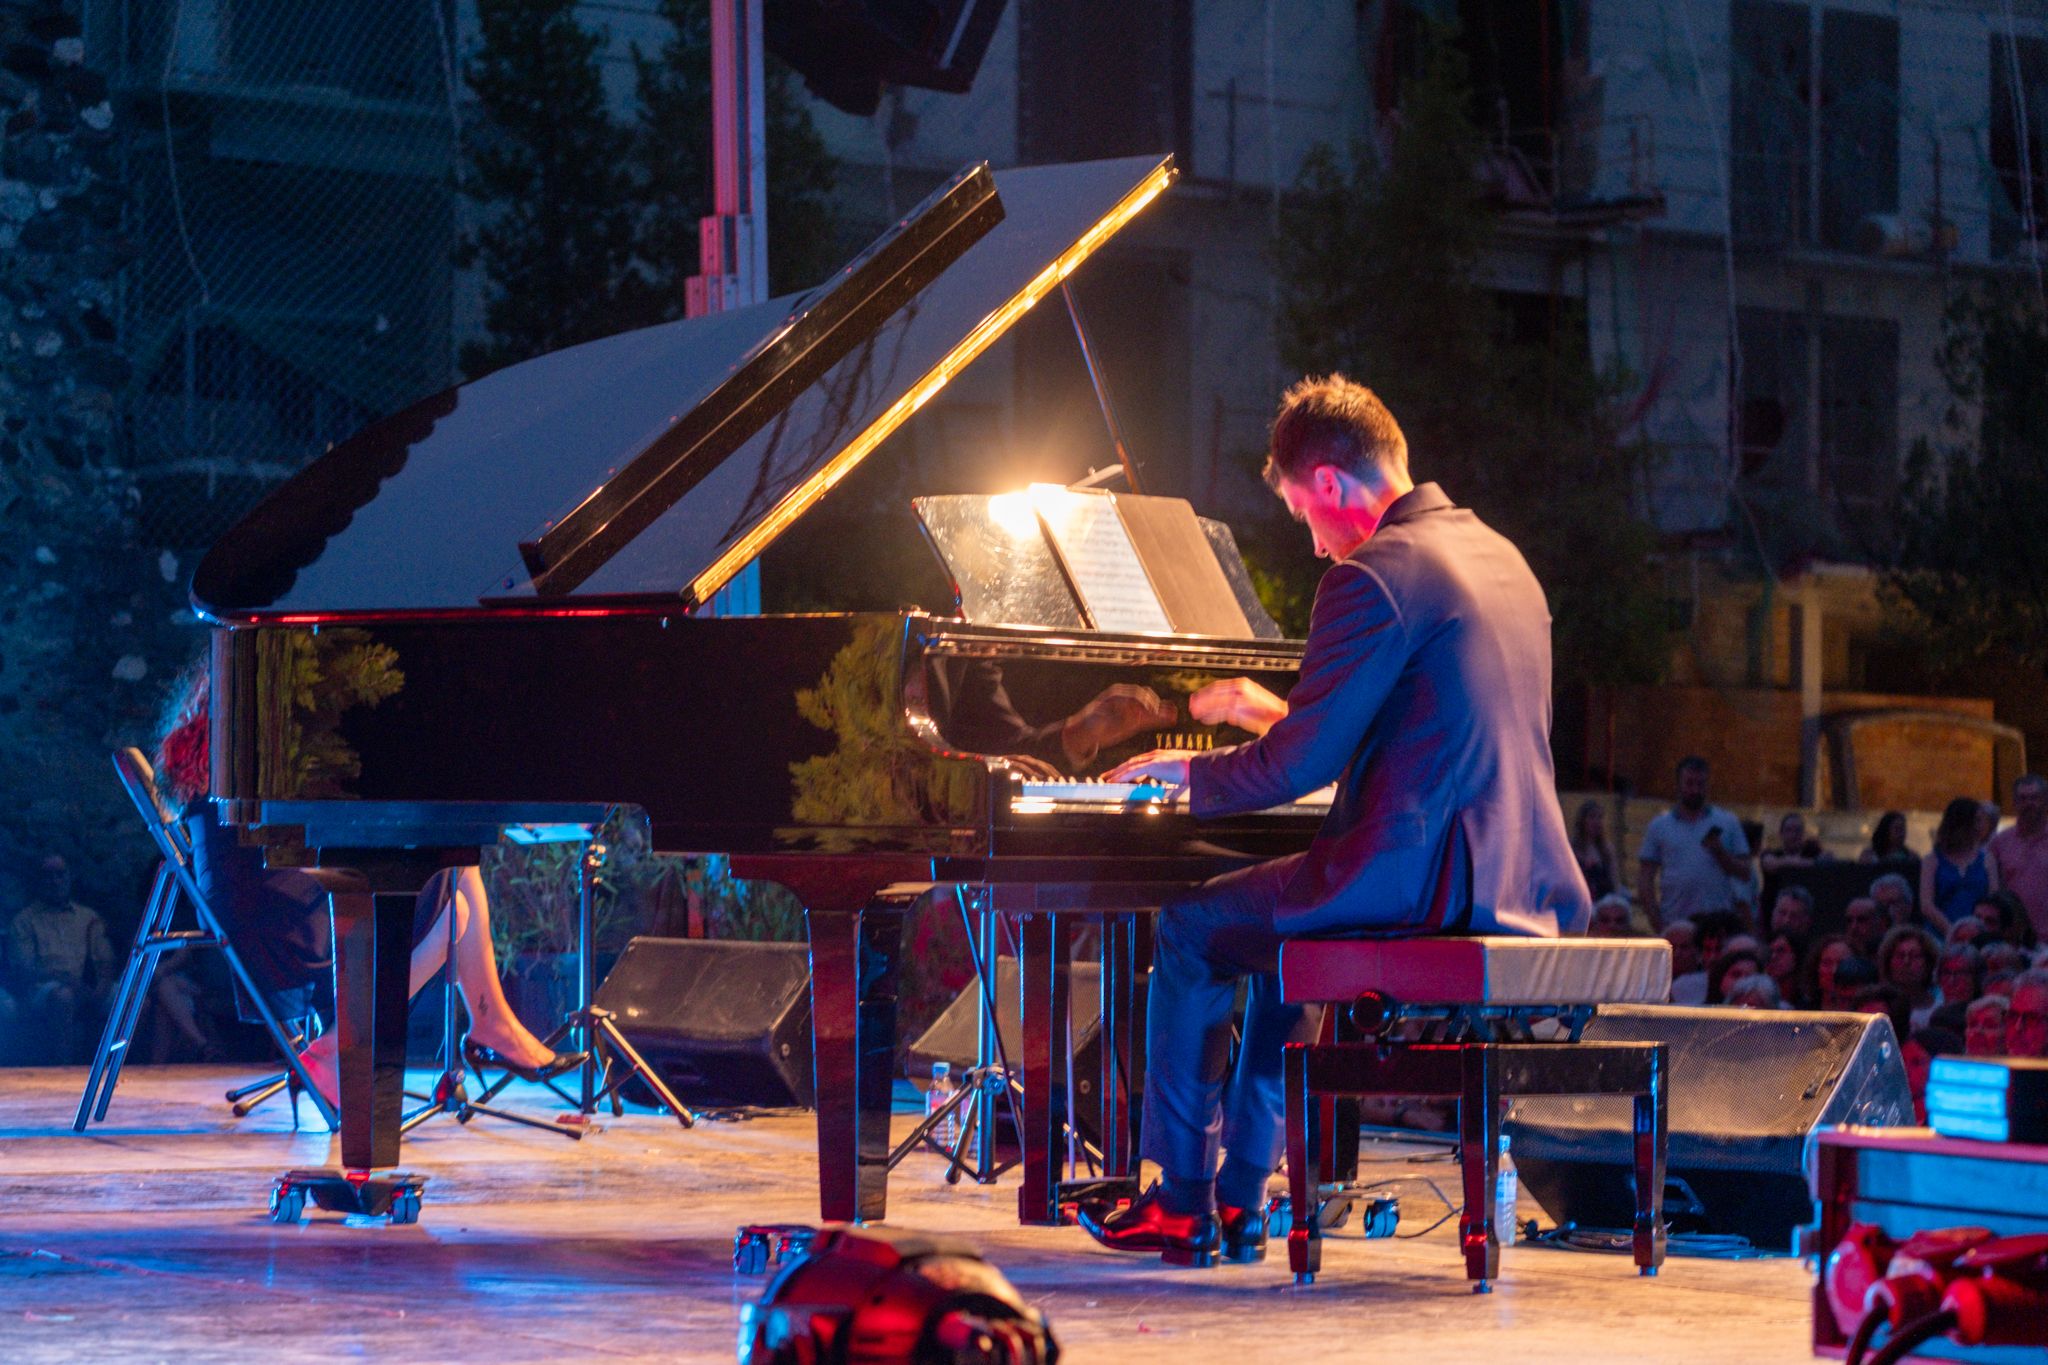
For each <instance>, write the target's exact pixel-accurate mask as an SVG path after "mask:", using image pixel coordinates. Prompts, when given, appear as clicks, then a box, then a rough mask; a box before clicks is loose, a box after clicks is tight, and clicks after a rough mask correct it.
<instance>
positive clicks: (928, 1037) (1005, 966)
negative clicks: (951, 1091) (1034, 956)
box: [908, 957, 1143, 1141]
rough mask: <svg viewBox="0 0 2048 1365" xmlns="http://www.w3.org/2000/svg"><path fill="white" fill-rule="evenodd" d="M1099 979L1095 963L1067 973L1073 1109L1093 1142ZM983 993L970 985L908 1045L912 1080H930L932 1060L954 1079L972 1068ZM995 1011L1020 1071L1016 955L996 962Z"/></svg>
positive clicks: (1134, 1099)
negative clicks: (948, 1069)
mask: <svg viewBox="0 0 2048 1365" xmlns="http://www.w3.org/2000/svg"><path fill="white" fill-rule="evenodd" d="M1101 980H1102V967H1101V964H1099V963H1095V962H1076V963H1074V964H1073V966H1072V968H1071V970H1070V973H1069V975H1068V982H1069V985H1068V988H1067V989H1068V999H1069V1000H1070V1002H1071V1006H1072V1008H1071V1014H1072V1017H1073V1026H1072V1033H1073V1038H1074V1101H1073V1110H1074V1113H1075V1117H1076V1118H1077V1119H1078V1121H1079V1124H1080V1128H1081V1131H1082V1133H1083V1134H1084V1135H1086V1136H1087V1137H1088V1139H1089V1140H1090V1141H1098V1140H1099V1136H1100V1135H1099V1134H1097V1133H1096V1132H1095V1128H1096V1113H1095V1109H1096V1101H1095V1087H1096V1086H1097V1085H1099V1084H1100V1083H1101V1079H1102V1029H1101V1024H1100V1020H1099V1017H1098V1016H1099V1015H1100V1014H1101V1012H1102V987H1101ZM980 993H981V986H980V983H979V982H969V983H968V986H967V989H966V990H963V991H961V992H960V994H959V995H957V996H955V997H954V998H953V1003H952V1004H950V1005H948V1006H946V1010H945V1013H943V1014H941V1015H940V1016H939V1017H938V1019H937V1020H935V1021H934V1022H933V1024H932V1026H931V1027H930V1028H928V1029H926V1030H925V1032H924V1035H923V1036H922V1037H920V1038H919V1039H918V1040H917V1041H916V1042H914V1043H912V1044H911V1045H910V1060H909V1063H908V1065H909V1068H910V1075H911V1077H912V1079H914V1080H917V1081H919V1082H923V1081H925V1080H927V1079H929V1078H930V1076H931V1074H932V1063H933V1062H947V1063H950V1064H951V1066H952V1068H953V1074H954V1075H955V1076H958V1075H959V1074H960V1073H961V1072H962V1071H964V1070H966V1069H967V1068H968V1067H970V1066H973V1065H974V1045H975V1037H976V1029H977V1027H978V1024H977V1020H978V1018H979V1016H978V1015H977V1014H976V1012H975V1011H976V1003H975V1002H976V1000H977V998H978V997H979V995H980ZM996 1010H997V1014H996V1019H997V1027H998V1029H999V1030H1000V1032H1001V1035H1002V1040H1003V1051H1004V1052H1005V1053H1006V1054H1007V1055H1008V1056H1009V1059H1010V1065H1011V1066H1012V1067H1013V1068H1014V1067H1018V1066H1020V1065H1021V1057H1022V1048H1023V1046H1024V1036H1023V1028H1022V1025H1021V1024H1020V1023H1019V1020H1018V1008H1017V959H1016V958H1014V957H999V958H997V959H996ZM1142 1026H1143V1022H1142V1021H1140V1027H1142ZM1054 1062H1055V1065H1057V1063H1058V1059H1057V1058H1055V1059H1054ZM1137 1103H1138V1097H1137V1096H1135V1095H1133V1096H1132V1097H1131V1107H1132V1109H1133V1110H1135V1109H1136V1108H1137Z"/></svg>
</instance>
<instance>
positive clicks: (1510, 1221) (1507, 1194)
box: [1493, 1133, 1522, 1247]
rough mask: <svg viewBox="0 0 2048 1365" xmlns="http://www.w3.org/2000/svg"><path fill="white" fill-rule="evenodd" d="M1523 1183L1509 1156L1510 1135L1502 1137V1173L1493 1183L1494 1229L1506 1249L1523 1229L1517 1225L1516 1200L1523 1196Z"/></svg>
mask: <svg viewBox="0 0 2048 1365" xmlns="http://www.w3.org/2000/svg"><path fill="white" fill-rule="evenodd" d="M1521 1191H1522V1182H1521V1180H1520V1179H1519V1178H1518V1177H1517V1176H1516V1175H1515V1161H1514V1158H1513V1157H1511V1156H1509V1155H1508V1135H1507V1134H1506V1133H1502V1134H1501V1135H1500V1172H1499V1174H1498V1175H1496V1176H1495V1177H1494V1181H1493V1229H1494V1234H1493V1235H1494V1236H1495V1238H1497V1239H1498V1240H1499V1242H1500V1244H1501V1245H1502V1246H1504V1247H1511V1246H1513V1245H1514V1244H1515V1238H1516V1235H1517V1234H1518V1233H1520V1231H1521V1228H1520V1227H1519V1226H1517V1225H1516V1223H1515V1200H1516V1198H1517V1197H1518V1196H1519V1195H1520V1194H1521Z"/></svg>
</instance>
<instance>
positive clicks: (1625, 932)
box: [1586, 894, 1638, 938]
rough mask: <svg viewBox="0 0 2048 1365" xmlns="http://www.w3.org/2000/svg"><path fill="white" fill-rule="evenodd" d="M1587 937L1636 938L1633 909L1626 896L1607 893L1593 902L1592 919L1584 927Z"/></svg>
mask: <svg viewBox="0 0 2048 1365" xmlns="http://www.w3.org/2000/svg"><path fill="white" fill-rule="evenodd" d="M1586 936H1587V937H1588V938H1636V937H1638V931H1637V929H1636V922H1635V909H1634V907H1633V906H1631V905H1630V904H1629V900H1628V897H1627V896H1621V895H1614V894H1609V895H1605V896H1602V897H1601V898H1600V899H1599V900H1597V901H1595V902H1593V919H1592V923H1590V924H1589V925H1588V926H1587V927H1586Z"/></svg>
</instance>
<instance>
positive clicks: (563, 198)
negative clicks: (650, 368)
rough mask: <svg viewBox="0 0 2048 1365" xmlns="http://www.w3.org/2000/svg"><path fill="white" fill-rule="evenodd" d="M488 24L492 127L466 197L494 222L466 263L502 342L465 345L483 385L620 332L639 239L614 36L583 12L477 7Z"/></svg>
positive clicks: (484, 71) (501, 3)
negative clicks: (602, 72)
mask: <svg viewBox="0 0 2048 1365" xmlns="http://www.w3.org/2000/svg"><path fill="white" fill-rule="evenodd" d="M477 23H478V27H479V29H480V31H481V34H482V43H481V46H480V48H479V50H478V52H477V53H476V55H475V57H473V58H472V59H471V61H470V63H469V66H468V69H467V71H466V72H465V80H466V81H467V83H468V85H469V88H470V90H471V92H472V93H473V94H474V95H475V97H476V102H477V106H478V109H479V111H480V112H481V114H482V115H483V119H482V125H481V126H480V127H477V128H473V129H471V130H469V134H468V140H469V145H468V157H467V161H468V164H467V166H466V167H465V169H464V172H463V174H462V176H461V188H462V193H463V194H464V196H465V197H467V198H469V199H470V200H472V201H473V202H474V203H475V204H476V205H477V206H478V209H479V211H480V214H481V218H482V221H481V222H480V224H479V225H478V226H477V228H476V230H475V231H474V232H473V233H471V234H469V236H468V237H466V238H465V240H464V241H463V243H462V244H461V246H460V248H459V249H458V251H457V253H456V261H457V263H458V264H461V265H465V266H468V265H474V266H477V267H479V268H480V269H481V270H482V271H483V274H484V278H485V281H486V283H485V294H484V325H485V328H486V330H487V331H488V333H489V335H488V338H487V339H485V340H482V341H473V342H468V343H465V344H464V345H463V347H462V353H461V363H462V368H463V370H464V371H465V372H467V373H468V374H470V375H471V376H475V375H479V374H483V373H485V372H487V371H490V370H494V369H497V368H499V367H501V366H504V365H509V364H512V363H513V362H515V361H519V360H525V359H528V358H530V357H532V356H536V355H540V354H542V353H543V352H546V351H552V350H557V349H559V348H561V347H564V346H570V345H573V344H575V343H576V342H579V341H589V340H591V339H593V338H596V337H601V336H605V335H608V334H610V333H612V332H616V331H618V330H620V317H619V305H620V302H621V297H622V295H625V294H628V293H630V292H631V290H632V288H633V264H632V263H633V254H634V235H635V228H636V210H635V202H634V192H633V177H632V171H631V166H630V162H629V154H630V151H631V147H632V138H631V136H630V134H629V132H628V130H627V129H625V128H624V127H622V126H621V125H620V124H619V123H618V122H617V121H616V120H615V119H614V118H613V117H612V115H611V113H610V111H609V109H608V107H607V105H606V102H605V92H604V84H603V81H602V80H601V78H600V76H599V72H598V61H597V58H598V52H599V51H600V49H601V48H602V47H603V45H604V43H605V36H604V34H603V33H601V32H596V31H592V30H590V29H587V28H585V27H584V26H583V25H582V24H580V23H579V22H577V19H576V3H575V0H478V4H477Z"/></svg>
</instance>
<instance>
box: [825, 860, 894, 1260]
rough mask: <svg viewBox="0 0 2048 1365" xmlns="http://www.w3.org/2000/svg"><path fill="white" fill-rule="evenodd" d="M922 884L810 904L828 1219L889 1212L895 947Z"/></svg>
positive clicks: (870, 1218)
mask: <svg viewBox="0 0 2048 1365" xmlns="http://www.w3.org/2000/svg"><path fill="white" fill-rule="evenodd" d="M921 892H922V888H919V889H918V890H917V891H894V890H891V891H884V892H881V893H880V894H878V895H876V896H875V897H874V898H873V899H872V900H870V901H869V902H868V903H867V904H866V905H865V906H863V907H862V908H860V909H858V910H853V911H846V910H821V909H810V910H807V911H806V912H805V916H804V918H805V922H806V924H807V925H808V927H809V930H810V939H811V1021H812V1029H813V1030H814V1051H813V1055H814V1058H815V1061H814V1066H815V1075H816V1088H817V1103H818V1206H819V1212H820V1214H821V1216H822V1217H823V1218H824V1219H825V1220H826V1221H827V1222H834V1223H851V1222H862V1223H867V1222H876V1221H879V1220H880V1219H881V1218H882V1217H883V1216H884V1215H885V1214H886V1213H887V1212H888V1205H889V1102H890V1097H891V1091H892V1090H893V1088H894V1085H895V1076H896V984H897V970H898V957H899V954H900V951H901V947H902V942H903V916H904V913H905V912H906V911H907V910H908V909H909V908H910V905H911V904H912V903H913V902H914V901H915V900H916V899H917V896H918V895H919V894H921Z"/></svg>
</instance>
